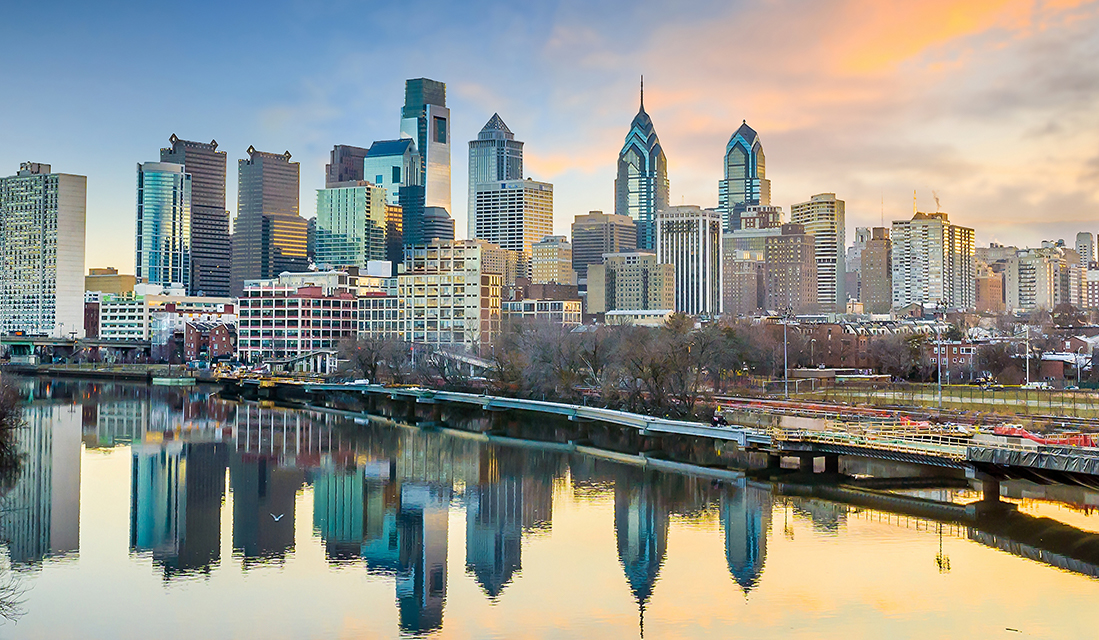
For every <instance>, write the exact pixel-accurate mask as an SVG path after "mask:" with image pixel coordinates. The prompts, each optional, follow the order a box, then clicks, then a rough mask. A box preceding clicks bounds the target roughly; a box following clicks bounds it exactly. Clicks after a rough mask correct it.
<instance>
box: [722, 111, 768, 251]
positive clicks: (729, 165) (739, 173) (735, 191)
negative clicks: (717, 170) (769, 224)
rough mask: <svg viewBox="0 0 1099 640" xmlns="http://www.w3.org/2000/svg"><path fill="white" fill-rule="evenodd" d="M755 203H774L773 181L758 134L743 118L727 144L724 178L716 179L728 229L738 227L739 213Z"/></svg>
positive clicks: (726, 229)
mask: <svg viewBox="0 0 1099 640" xmlns="http://www.w3.org/2000/svg"><path fill="white" fill-rule="evenodd" d="M753 204H761V205H770V204H771V181H770V180H768V179H767V163H766V158H765V157H764V155H763V144H762V143H761V142H760V141H759V134H757V133H756V132H755V130H754V129H752V128H751V127H749V126H748V122H747V121H742V124H741V125H740V128H739V129H737V130H736V132H735V133H733V135H732V137H731V138H729V144H727V145H725V179H724V180H718V182H717V208H718V211H721V215H722V217H723V218H724V219H725V231H727V232H732V231H736V230H737V229H739V228H740V214H741V213H743V212H744V210H745V209H746V208H747V207H748V205H753Z"/></svg>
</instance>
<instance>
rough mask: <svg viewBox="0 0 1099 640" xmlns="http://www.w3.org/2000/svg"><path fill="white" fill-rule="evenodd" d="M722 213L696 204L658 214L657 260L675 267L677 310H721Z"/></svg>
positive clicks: (711, 313)
mask: <svg viewBox="0 0 1099 640" xmlns="http://www.w3.org/2000/svg"><path fill="white" fill-rule="evenodd" d="M721 230H722V218H721V213H720V212H718V211H713V210H706V209H701V208H699V207H697V206H693V205H685V206H679V207H669V208H668V209H666V210H664V211H660V212H657V214H656V261H657V262H658V263H667V264H672V265H674V266H675V310H676V311H679V312H682V313H686V314H689V315H709V316H716V315H719V314H720V313H721V311H722V295H721V292H722V264H721V263H722V241H721Z"/></svg>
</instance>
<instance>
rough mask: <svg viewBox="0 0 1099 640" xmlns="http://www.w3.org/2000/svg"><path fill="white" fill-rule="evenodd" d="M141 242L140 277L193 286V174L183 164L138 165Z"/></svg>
mask: <svg viewBox="0 0 1099 640" xmlns="http://www.w3.org/2000/svg"><path fill="white" fill-rule="evenodd" d="M136 239H137V242H136V255H135V260H134V265H135V270H136V271H135V274H134V275H136V276H137V278H138V279H139V280H141V279H143V278H144V279H145V281H146V282H148V283H149V284H158V285H162V286H165V287H167V286H169V285H173V284H174V285H176V286H182V287H184V288H186V289H188V293H190V287H191V174H189V173H185V172H184V170H183V165H181V164H174V163H170V162H146V163H144V164H139V165H137V238H136Z"/></svg>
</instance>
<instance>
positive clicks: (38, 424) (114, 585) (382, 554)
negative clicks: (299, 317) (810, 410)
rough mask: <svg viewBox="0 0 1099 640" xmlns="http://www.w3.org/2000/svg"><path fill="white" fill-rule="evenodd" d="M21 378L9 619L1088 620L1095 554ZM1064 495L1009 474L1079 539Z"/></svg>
mask: <svg viewBox="0 0 1099 640" xmlns="http://www.w3.org/2000/svg"><path fill="white" fill-rule="evenodd" d="M23 389H24V392H26V393H28V394H32V395H33V396H34V400H33V403H32V405H31V406H30V408H29V409H28V422H29V429H28V430H27V432H26V433H25V434H23V437H24V446H25V450H26V451H27V458H26V463H25V467H24V472H23V474H22V476H21V477H20V479H19V481H18V483H17V485H16V486H15V488H14V489H13V490H12V491H11V492H10V493H9V494H8V496H7V498H6V499H5V510H4V512H3V514H2V515H0V526H2V533H3V539H4V540H5V546H4V548H3V551H2V555H3V560H2V565H3V566H2V570H0V585H4V586H6V587H7V591H8V592H9V593H7V599H8V600H9V601H15V606H16V608H17V609H18V610H19V615H18V618H17V619H16V620H15V621H7V622H4V623H3V624H0V637H3V638H50V639H62V638H143V639H144V638H149V637H156V638H187V639H191V638H265V639H274V638H392V637H407V636H431V637H440V638H576V637H595V638H630V637H638V636H639V635H640V634H641V633H642V631H643V632H644V635H645V637H649V638H711V637H751V638H887V637H888V638H941V637H973V638H998V637H1004V638H1022V637H1044V638H1096V637H1099V618H1097V617H1096V606H1097V605H1099V579H1096V578H1093V577H1090V576H1089V575H1088V573H1091V574H1093V575H1099V569H1097V568H1096V567H1094V566H1091V565H1082V564H1080V563H1075V564H1073V563H1071V562H1065V561H1064V560H1063V558H1061V556H1056V555H1050V553H1049V552H1048V551H1046V552H1043V550H1041V549H1035V548H1033V547H1032V546H1027V545H1018V544H1015V545H1013V543H1012V541H1011V540H1004V539H1002V538H997V539H996V540H992V539H990V537H989V536H985V535H982V534H981V533H980V532H979V531H974V530H972V529H967V528H966V527H964V526H959V525H955V524H941V525H940V524H939V523H936V522H933V521H927V520H921V519H918V518H910V517H906V516H903V515H896V514H892V513H888V512H884V511H872V510H865V509H858V508H855V507H851V506H847V505H843V504H839V503H833V502H827V501H823V500H813V499H805V498H793V497H784V496H781V495H779V494H778V493H777V492H776V491H775V489H773V488H772V487H771V486H770V485H768V484H756V483H745V482H740V483H715V482H712V481H709V480H700V479H695V478H690V477H686V476H681V475H673V474H661V473H653V472H644V471H642V470H640V469H637V468H634V467H630V466H624V465H619V464H615V463H610V462H605V461H601V460H596V459H592V458H587V457H582V456H570V455H566V454H562V453H557V452H548V451H544V450H540V449H537V448H527V447H512V446H490V445H485V444H481V443H479V442H475V441H472V440H469V439H464V438H460V437H455V436H451V435H447V434H442V433H437V432H423V431H419V430H415V429H409V428H405V427H400V426H394V425H389V424H378V423H370V424H361V423H356V422H354V421H349V420H346V419H344V418H340V417H335V416H332V415H327V414H321V413H314V412H303V411H292V410H285V409H278V408H268V407H259V406H257V405H236V404H233V403H228V402H224V401H221V400H218V399H215V398H212V397H210V395H209V393H208V392H207V391H179V390H169V389H158V388H147V387H141V386H129V385H122V384H93V383H74V382H57V381H55V382H48V381H36V382H30V381H24V382H23ZM360 422H362V421H360ZM1058 491H1060V493H1057V494H1056V495H1054V496H1053V497H1056V498H1058V501H1051V500H1049V499H1048V497H1049V494H1048V493H1046V492H1043V491H1042V490H1040V489H1038V488H1035V487H1031V488H1027V487H1023V488H1021V489H1017V491H1016V492H1017V494H1018V497H1019V498H1020V499H1021V501H1022V506H1021V508H1022V510H1023V511H1026V512H1029V513H1032V514H1035V515H1040V516H1046V517H1050V518H1054V519H1056V520H1059V521H1060V522H1063V523H1066V524H1069V525H1071V526H1072V527H1075V528H1076V529H1078V530H1079V532H1080V540H1081V541H1082V542H1083V543H1084V544H1092V545H1094V544H1096V542H1097V540H1099V536H1097V535H1096V533H1095V532H1099V517H1097V516H1096V515H1095V513H1094V511H1093V510H1092V509H1094V506H1095V505H1097V504H1099V495H1096V494H1094V493H1087V492H1084V491H1081V490H1076V489H1071V490H1070V489H1063V488H1062V489H1059V490H1058ZM1055 493H1056V492H1055ZM928 497H934V498H936V499H942V500H954V501H959V500H967V499H972V498H975V497H977V496H974V495H970V493H969V492H966V491H956V492H950V491H937V493H934V495H930V494H929V496H928ZM11 592H14V593H11Z"/></svg>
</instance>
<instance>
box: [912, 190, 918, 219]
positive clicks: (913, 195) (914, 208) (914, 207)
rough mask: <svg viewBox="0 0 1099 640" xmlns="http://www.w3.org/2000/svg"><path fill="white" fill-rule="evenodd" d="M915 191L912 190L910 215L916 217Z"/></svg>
mask: <svg viewBox="0 0 1099 640" xmlns="http://www.w3.org/2000/svg"><path fill="white" fill-rule="evenodd" d="M916 213H917V212H916V190H915V189H913V190H912V215H916Z"/></svg>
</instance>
